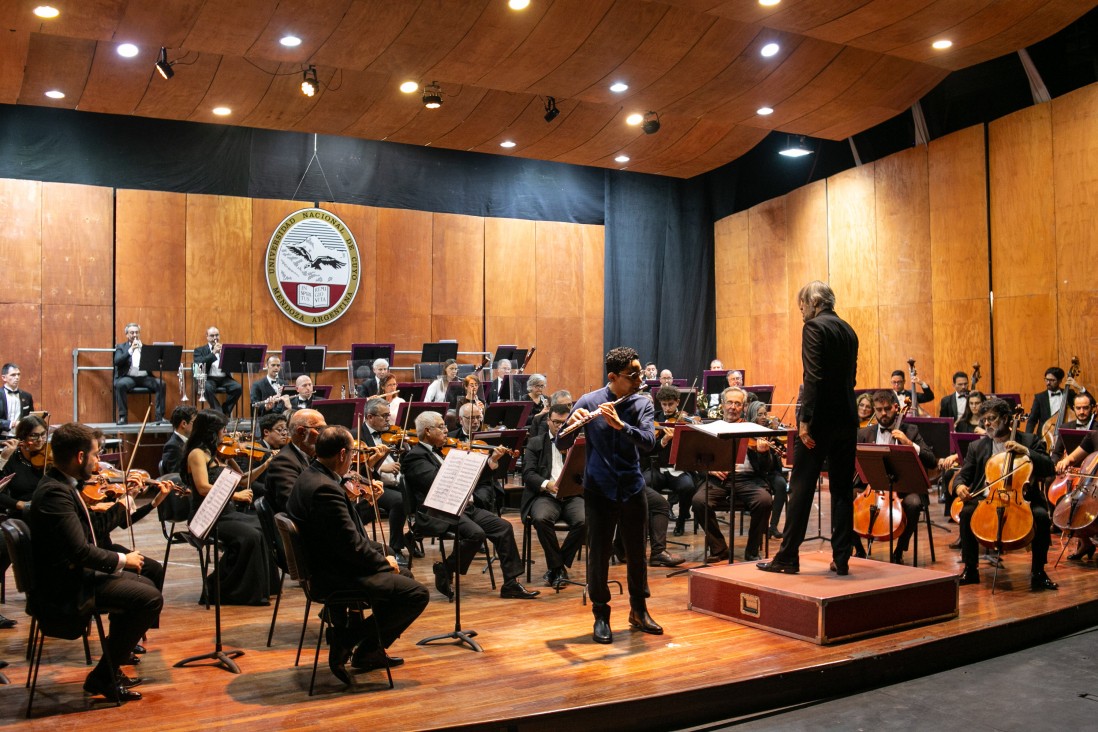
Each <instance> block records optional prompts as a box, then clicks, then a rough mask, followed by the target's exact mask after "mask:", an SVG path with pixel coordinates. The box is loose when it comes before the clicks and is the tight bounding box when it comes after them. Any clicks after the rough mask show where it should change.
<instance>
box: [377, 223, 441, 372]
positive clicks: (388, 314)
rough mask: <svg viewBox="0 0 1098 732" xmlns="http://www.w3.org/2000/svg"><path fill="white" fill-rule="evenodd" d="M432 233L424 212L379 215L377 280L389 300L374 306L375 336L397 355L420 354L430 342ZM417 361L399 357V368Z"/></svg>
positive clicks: (416, 359)
mask: <svg viewBox="0 0 1098 732" xmlns="http://www.w3.org/2000/svg"><path fill="white" fill-rule="evenodd" d="M431 229H432V216H431V214H430V213H429V212H426V211H405V210H399V209H393V208H382V209H378V211H377V270H376V272H377V281H378V282H384V283H386V287H387V292H388V297H386V298H385V301H384V302H382V303H379V304H378V308H377V317H376V320H375V326H374V332H375V335H376V337H377V338H378V339H379V340H382V341H385V342H386V343H396V347H397V350H414V351H419V350H420V349H421V348H422V347H423V344H424V343H427V342H429V341H430V340H431V291H432V290H431V287H432V285H431V282H432V276H433V273H432V272H431V240H432V237H431ZM418 360H419V359H418V358H417V357H414V356H398V357H397V365H400V366H410V365H411V364H412V363H414V362H415V361H418Z"/></svg>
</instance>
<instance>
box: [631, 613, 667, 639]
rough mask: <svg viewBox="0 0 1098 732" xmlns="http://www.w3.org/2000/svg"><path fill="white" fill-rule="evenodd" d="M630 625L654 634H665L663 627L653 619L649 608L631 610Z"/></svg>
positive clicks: (635, 628)
mask: <svg viewBox="0 0 1098 732" xmlns="http://www.w3.org/2000/svg"><path fill="white" fill-rule="evenodd" d="M629 627H630V628H633V629H634V630H640V631H642V632H645V633H651V634H652V635H663V628H662V627H661V626H660V624H659V623H657V622H656V621H655V620H653V619H652V616H651V615H649V614H648V611H647V610H630V611H629Z"/></svg>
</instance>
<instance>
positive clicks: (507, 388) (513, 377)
mask: <svg viewBox="0 0 1098 732" xmlns="http://www.w3.org/2000/svg"><path fill="white" fill-rule="evenodd" d="M530 376H531V374H507V375H506V376H504V377H503V383H502V384H500V388H499V393H500V394H506V395H507V399H503V398H502V397H500V401H508V402H515V401H518V400H520V399H522V397H523V396H524V395H525V394H526V392H527V388H526V382H528V381H530ZM497 396H498V395H497Z"/></svg>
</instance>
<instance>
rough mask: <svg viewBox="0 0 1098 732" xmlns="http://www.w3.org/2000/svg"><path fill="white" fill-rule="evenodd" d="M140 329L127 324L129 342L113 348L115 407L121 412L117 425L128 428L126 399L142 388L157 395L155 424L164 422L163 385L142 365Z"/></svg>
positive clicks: (127, 340) (138, 326)
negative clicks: (136, 389)
mask: <svg viewBox="0 0 1098 732" xmlns="http://www.w3.org/2000/svg"><path fill="white" fill-rule="evenodd" d="M142 346H143V344H142V343H141V326H140V325H138V324H137V323H127V324H126V340H124V341H122V342H121V343H119V344H118V345H116V346H115V347H114V403H115V406H116V407H117V408H118V424H126V417H127V414H128V413H129V408H128V406H127V405H126V397H127V396H128V395H129V393H130V391H131V390H132V389H133V388H134V387H136V386H140V387H143V388H146V389H148V390H150V391H152V392H153V393H155V394H156V421H157V422H163V421H164V404H165V390H164V382H163V381H162V380H160V379H158V378H156V377H155V376H153V375H152V374H150V373H149V371H148V369H146V368H144V366H145V364H143V363H141V349H142Z"/></svg>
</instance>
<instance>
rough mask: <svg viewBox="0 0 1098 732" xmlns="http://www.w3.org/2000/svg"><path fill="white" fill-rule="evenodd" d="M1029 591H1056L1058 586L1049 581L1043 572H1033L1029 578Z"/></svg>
mask: <svg viewBox="0 0 1098 732" xmlns="http://www.w3.org/2000/svg"><path fill="white" fill-rule="evenodd" d="M1029 589H1030V591H1031V592H1043V591H1045V590H1058V589H1060V585H1058V584H1056V583H1055V582H1053V581H1052V580H1051V579H1049V576H1048V575H1047V574H1045V570H1043V569H1042V570H1041V571H1040V572H1034V573H1033V574H1031V575H1030V576H1029Z"/></svg>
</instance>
